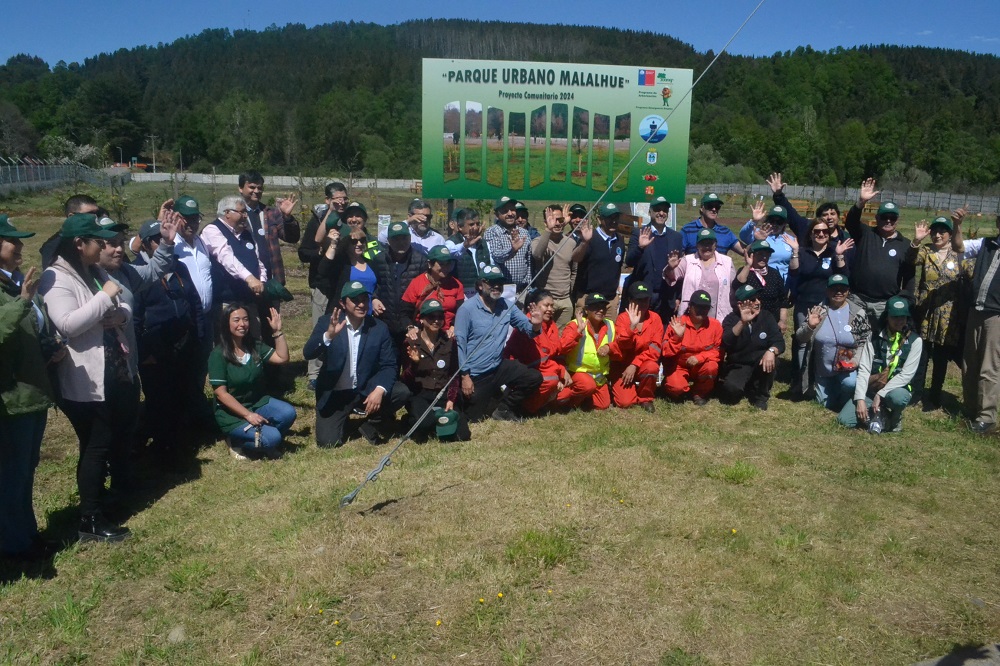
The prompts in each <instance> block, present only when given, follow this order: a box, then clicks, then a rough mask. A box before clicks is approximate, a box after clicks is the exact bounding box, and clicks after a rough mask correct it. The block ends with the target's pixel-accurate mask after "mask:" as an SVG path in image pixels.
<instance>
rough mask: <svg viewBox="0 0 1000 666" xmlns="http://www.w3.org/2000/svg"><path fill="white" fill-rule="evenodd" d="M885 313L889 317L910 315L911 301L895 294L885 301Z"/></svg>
mask: <svg viewBox="0 0 1000 666" xmlns="http://www.w3.org/2000/svg"><path fill="white" fill-rule="evenodd" d="M885 314H886V316H887V317H909V316H910V302H909V301H908V300H906V299H905V298H903V297H902V296H893V297H892V298H890V299H889V300H888V301H886V302H885Z"/></svg>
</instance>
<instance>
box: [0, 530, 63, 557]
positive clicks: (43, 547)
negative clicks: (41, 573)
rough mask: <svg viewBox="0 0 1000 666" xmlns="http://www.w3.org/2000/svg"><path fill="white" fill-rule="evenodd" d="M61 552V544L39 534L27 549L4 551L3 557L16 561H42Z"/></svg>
mask: <svg viewBox="0 0 1000 666" xmlns="http://www.w3.org/2000/svg"><path fill="white" fill-rule="evenodd" d="M58 552H59V544H58V543H56V542H54V541H47V540H46V539H43V538H41V537H39V536H36V537H35V538H34V540H32V542H31V545H30V546H28V547H27V548H26V549H25V550H22V551H20V552H17V553H3V554H2V557H3V558H4V559H6V560H13V561H15V562H41V561H43V560H48V559H51V557H52V556H53V555H55V554H56V553H58Z"/></svg>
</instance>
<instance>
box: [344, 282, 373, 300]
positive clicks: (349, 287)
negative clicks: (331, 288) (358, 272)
mask: <svg viewBox="0 0 1000 666" xmlns="http://www.w3.org/2000/svg"><path fill="white" fill-rule="evenodd" d="M367 293H368V290H367V289H365V285H363V284H361V283H360V282H358V281H356V280H355V281H354V282H348V283H347V284H345V285H344V288H343V289H341V290H340V297H341V298H354V297H355V296H360V295H361V294H367Z"/></svg>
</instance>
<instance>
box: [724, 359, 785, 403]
mask: <svg viewBox="0 0 1000 666" xmlns="http://www.w3.org/2000/svg"><path fill="white" fill-rule="evenodd" d="M719 375H720V376H719V383H718V384H717V385H716V390H717V391H718V393H719V397H720V398H721V399H722V400H724V401H725V402H733V403H735V402H739V401H740V399H741V398H743V396H744V395H745V396H746V398H747V400H749V401H750V402H757V401H759V400H767V399H768V398H770V397H771V386H772V385H773V384H774V373H773V372H764V370H763V369H762V368H761V367H760V363H754V364H753V365H742V364H729V363H726V364H725V365H724V366H723V368H722V370H721V372H720V373H719Z"/></svg>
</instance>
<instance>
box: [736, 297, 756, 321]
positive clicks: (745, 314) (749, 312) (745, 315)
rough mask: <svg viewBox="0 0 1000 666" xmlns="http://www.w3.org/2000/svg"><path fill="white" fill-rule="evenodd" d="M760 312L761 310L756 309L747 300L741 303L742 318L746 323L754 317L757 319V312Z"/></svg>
mask: <svg viewBox="0 0 1000 666" xmlns="http://www.w3.org/2000/svg"><path fill="white" fill-rule="evenodd" d="M759 312H760V311H759V310H757V309H755V308H754V307H753V306H752V305H750V303H747V302H746V301H744V302H742V303H740V320H741V321H742V322H743V323H744V324H749V323H750V322H752V321H753V320H754V319H756V318H757V314H758V313H759Z"/></svg>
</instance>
